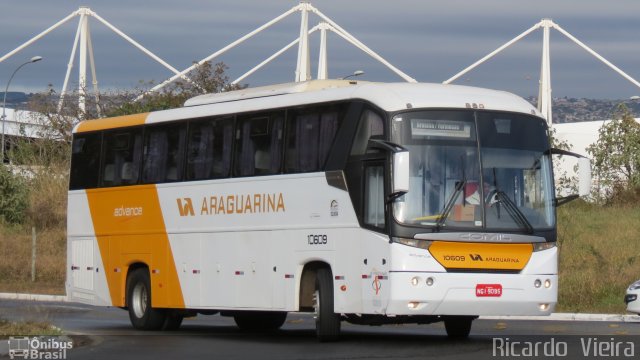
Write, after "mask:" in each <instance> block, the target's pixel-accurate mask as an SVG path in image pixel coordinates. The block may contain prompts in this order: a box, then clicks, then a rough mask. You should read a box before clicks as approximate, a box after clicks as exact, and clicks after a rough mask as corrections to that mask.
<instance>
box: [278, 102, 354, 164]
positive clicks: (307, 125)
mask: <svg viewBox="0 0 640 360" xmlns="http://www.w3.org/2000/svg"><path fill="white" fill-rule="evenodd" d="M343 116H344V113H343V110H342V107H339V106H330V107H325V108H315V109H310V110H307V109H305V110H300V111H295V110H294V111H291V115H290V116H288V124H287V126H288V130H287V132H288V141H287V151H286V171H287V172H308V171H319V170H321V169H322V168H323V167H324V164H325V161H326V160H327V156H328V155H329V151H330V150H331V147H332V145H333V141H334V139H335V136H336V133H337V132H338V128H339V126H340V124H341V122H342V118H343Z"/></svg>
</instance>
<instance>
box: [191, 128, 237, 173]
mask: <svg viewBox="0 0 640 360" xmlns="http://www.w3.org/2000/svg"><path fill="white" fill-rule="evenodd" d="M232 144H233V118H231V117H227V118H222V119H215V120H211V119H207V120H198V121H193V122H191V125H190V130H189V141H188V146H187V170H186V179H187V180H204V179H212V178H222V177H227V176H229V170H230V169H231V149H232Z"/></svg>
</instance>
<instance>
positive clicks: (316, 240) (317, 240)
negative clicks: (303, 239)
mask: <svg viewBox="0 0 640 360" xmlns="http://www.w3.org/2000/svg"><path fill="white" fill-rule="evenodd" d="M307 242H309V245H325V244H326V243H327V235H307Z"/></svg>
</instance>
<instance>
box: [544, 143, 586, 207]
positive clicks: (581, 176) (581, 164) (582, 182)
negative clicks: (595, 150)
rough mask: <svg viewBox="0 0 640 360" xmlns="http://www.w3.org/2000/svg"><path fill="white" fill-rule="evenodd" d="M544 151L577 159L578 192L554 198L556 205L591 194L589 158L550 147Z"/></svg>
mask: <svg viewBox="0 0 640 360" xmlns="http://www.w3.org/2000/svg"><path fill="white" fill-rule="evenodd" d="M545 153H547V154H551V155H566V156H571V157H575V158H577V159H578V194H573V195H569V196H565V197H559V198H556V200H555V204H556V206H560V205H564V204H566V203H568V202H570V201H572V200H575V199H577V198H579V197H581V196H589V194H591V161H590V160H589V158H587V157H584V156H582V155H580V154H576V153H573V152H571V151H567V150H561V149H555V148H551V149H549V150H547V151H546V152H545Z"/></svg>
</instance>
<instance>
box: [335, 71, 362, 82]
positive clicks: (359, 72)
mask: <svg viewBox="0 0 640 360" xmlns="http://www.w3.org/2000/svg"><path fill="white" fill-rule="evenodd" d="M363 74H364V71H362V70H356V71H354V72H353V74H351V75H347V76H345V77H341V78H339V80H346V79H348V78H350V77H356V76H360V75H363Z"/></svg>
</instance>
